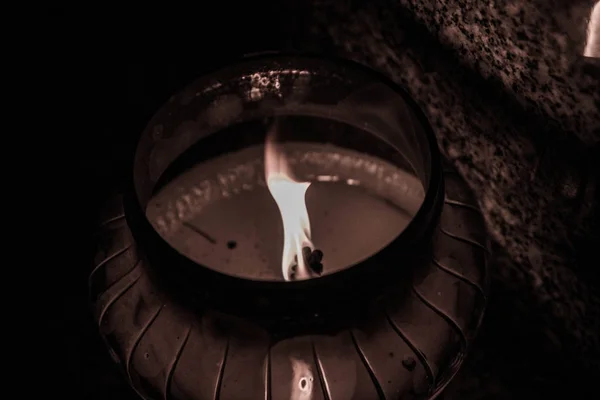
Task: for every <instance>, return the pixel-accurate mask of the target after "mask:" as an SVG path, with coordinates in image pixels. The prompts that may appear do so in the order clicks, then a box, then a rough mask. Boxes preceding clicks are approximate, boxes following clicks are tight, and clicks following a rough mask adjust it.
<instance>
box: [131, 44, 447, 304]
mask: <svg viewBox="0 0 600 400" xmlns="http://www.w3.org/2000/svg"><path fill="white" fill-rule="evenodd" d="M294 59H296V60H298V59H302V60H310V61H320V62H325V63H329V64H330V65H332V66H336V67H342V68H343V69H348V70H354V71H355V72H357V73H360V74H362V75H363V76H366V77H371V78H372V79H373V80H374V81H378V82H380V83H382V84H384V85H386V86H387V87H389V88H390V89H392V90H393V91H394V92H395V93H397V94H398V95H399V96H400V97H401V98H402V99H403V100H404V101H405V102H406V104H407V106H408V108H409V109H410V111H411V112H412V113H413V116H414V117H415V118H416V120H417V122H418V123H419V124H420V125H421V128H422V129H423V131H424V138H425V139H426V141H427V149H421V150H422V151H423V152H425V151H426V152H427V153H428V154H422V155H421V156H422V157H428V158H429V171H428V172H429V181H428V182H424V184H425V185H426V188H427V189H426V193H425V199H424V201H423V203H422V204H421V206H420V208H419V210H418V211H417V213H416V214H415V216H414V217H413V218H412V220H411V222H410V223H409V224H408V225H407V227H406V228H405V229H404V230H403V231H402V232H401V233H400V234H399V235H398V236H397V237H396V238H395V239H394V240H393V241H392V242H390V243H389V244H388V245H387V246H386V247H385V248H383V249H382V250H381V251H380V252H379V253H377V254H375V255H373V256H371V257H370V258H369V259H367V260H363V261H362V262H359V263H357V264H355V265H352V266H349V267H348V268H346V269H344V270H340V271H336V272H334V273H330V274H327V275H323V276H321V277H318V278H314V279H308V280H301V281H262V280H251V279H247V278H241V277H236V276H233V275H228V274H225V273H222V272H218V271H216V270H214V269H211V268H210V267H208V266H204V265H201V264H199V263H197V262H195V261H193V260H191V259H189V258H188V257H187V256H185V255H183V254H181V253H179V252H178V251H177V250H175V249H174V248H172V247H171V246H170V245H169V244H168V243H167V242H166V241H165V240H164V239H163V238H162V237H161V236H160V235H159V234H158V232H156V230H155V229H154V228H153V226H152V224H151V223H150V221H149V220H148V219H147V218H146V215H145V212H144V207H143V205H142V204H141V202H140V199H139V196H138V192H137V190H136V185H135V182H136V178H137V174H136V170H137V167H136V161H137V154H135V155H134V157H133V162H132V168H131V170H130V176H129V184H128V185H127V186H126V189H125V193H124V196H123V199H124V209H125V210H126V212H125V214H126V218H127V222H128V224H129V226H130V228H131V231H132V234H133V237H134V238H135V240H136V242H138V243H141V244H142V245H146V246H145V247H146V249H147V250H148V251H149V252H152V253H153V254H154V255H155V256H156V258H157V259H159V260H160V262H162V263H164V262H165V261H166V260H167V259H168V264H169V266H168V269H169V270H172V271H173V270H175V269H178V268H179V269H180V270H181V271H183V270H186V271H187V277H189V274H190V273H192V274H193V275H194V276H196V277H198V279H199V282H204V284H205V285H208V287H211V285H223V286H222V287H227V286H229V287H230V288H234V290H235V289H242V290H244V293H253V294H254V295H256V296H257V297H259V298H265V297H269V295H270V294H275V295H277V294H279V295H284V293H291V294H292V296H297V295H298V294H299V293H306V296H310V293H311V290H315V289H319V288H324V287H327V286H329V285H331V284H333V283H334V282H335V281H338V280H341V279H342V278H343V280H344V282H350V281H351V280H352V279H355V280H358V281H360V280H361V279H363V278H365V277H366V276H371V277H373V275H375V274H374V272H375V271H373V268H374V266H379V267H380V268H378V269H381V270H382V271H384V270H390V268H391V269H396V270H397V269H401V268H396V264H397V261H393V262H389V261H386V260H389V258H390V257H391V256H393V259H394V260H405V259H406V260H411V259H414V256H415V255H414V251H415V248H417V247H418V246H417V245H418V244H423V242H428V241H429V239H430V238H431V234H432V232H433V228H434V227H435V225H436V224H437V221H438V219H439V216H440V215H441V210H442V207H443V198H444V178H443V171H442V164H441V156H440V153H439V149H438V146H437V140H436V137H435V134H434V131H433V129H432V127H431V125H430V124H429V121H428V120H427V117H426V116H425V114H424V113H423V111H422V110H421V109H420V107H419V106H418V105H417V103H416V102H415V101H414V100H413V99H412V97H411V96H410V95H409V94H408V93H407V92H406V91H405V90H404V89H403V88H401V87H400V86H399V85H398V84H396V83H395V82H393V81H392V80H391V79H389V78H387V77H386V76H384V75H382V74H380V73H379V72H377V71H375V70H373V69H371V68H369V67H367V66H364V65H362V64H359V63H356V62H354V61H351V60H347V59H342V58H338V57H332V56H327V55H321V54H314V53H295V52H278V53H276V54H273V53H260V54H258V55H251V56H249V57H242V58H241V59H240V60H239V61H238V62H236V63H229V64H227V65H225V66H223V67H221V68H217V69H214V70H213V71H211V72H210V73H207V74H204V75H203V76H201V77H200V78H198V79H197V80H196V81H195V82H196V84H197V82H198V81H205V80H208V79H210V78H211V77H212V76H213V74H215V73H217V72H221V71H223V70H227V69H229V68H232V67H237V66H243V65H244V64H246V63H248V64H250V63H253V62H260V61H264V62H265V63H273V62H282V61H284V60H287V61H292V62H293V60H294ZM193 84H194V83H192V85H193ZM163 107H164V106H163ZM159 114H160V110H159V111H158V112H157V113H156V114H155V117H153V118H152V119H151V120H150V122H149V123H148V125H147V126H146V128H145V129H144V131H143V133H142V135H146V134H148V133H149V129H151V127H152V126H153V123H154V122H155V118H156V117H157V116H158V115H159ZM138 143H139V142H138ZM138 147H139V145H138V146H136V153H137V150H138ZM146 249H145V250H146ZM390 250H392V251H393V253H390ZM147 257H149V258H150V256H149V255H147ZM374 259H376V260H374ZM368 261H371V262H368ZM372 261H375V262H372ZM382 261H383V262H382ZM365 274H366V275H365ZM184 276H186V275H184ZM382 279H383V281H382V284H383V283H384V282H385V279H387V278H386V275H385V274H382ZM209 282H210V283H209ZM182 284H189V282H187V283H185V282H182ZM313 293H315V292H313ZM238 303H240V302H239V300H238ZM275 308H277V306H275Z"/></svg>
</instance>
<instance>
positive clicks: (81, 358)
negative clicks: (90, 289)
mask: <svg viewBox="0 0 600 400" xmlns="http://www.w3.org/2000/svg"><path fill="white" fill-rule="evenodd" d="M284 3H285V2H284ZM291 3H293V2H289V1H288V2H287V3H285V4H282V2H277V1H271V0H267V1H261V2H260V4H259V6H257V5H256V4H248V3H246V2H240V3H237V2H232V1H225V2H219V3H211V4H205V5H203V6H202V8H201V10H196V11H192V10H182V11H180V12H178V13H175V14H173V17H168V16H166V15H165V16H163V18H162V19H161V20H156V19H152V20H150V19H148V20H147V21H139V20H144V19H145V18H146V17H147V15H146V14H144V16H143V17H141V16H139V15H138V16H137V21H135V22H134V24H133V25H127V26H126V27H125V28H124V29H125V32H123V33H122V31H121V30H120V29H122V28H123V27H121V26H119V27H118V28H117V26H115V25H111V24H110V23H108V21H114V20H115V15H111V17H110V18H109V19H108V20H103V19H102V17H101V16H100V15H96V16H93V15H90V18H87V19H85V18H83V19H81V18H77V19H75V18H72V17H71V16H70V15H69V13H68V12H65V11H59V10H54V11H49V12H48V14H47V15H45V16H42V17H41V18H40V20H39V21H37V22H39V23H40V24H41V25H40V26H41V27H43V28H42V29H40V32H44V33H43V34H42V35H40V36H39V38H38V40H39V41H40V43H41V46H40V48H39V51H38V52H37V53H36V56H37V57H38V60H40V61H43V63H44V68H43V69H40V70H38V71H37V73H38V74H39V80H40V83H41V84H43V87H44V89H45V90H44V91H43V92H44V93H43V101H42V103H43V104H44V105H45V107H46V108H47V110H48V114H49V117H50V118H51V121H52V123H53V124H54V126H55V127H56V128H57V131H58V130H59V131H60V135H57V137H52V138H48V137H45V140H43V143H44V145H42V146H40V149H39V150H42V152H44V150H45V149H43V147H44V146H45V145H46V144H47V146H50V147H47V148H46V150H47V149H51V152H49V153H51V154H45V155H43V159H44V160H46V159H47V158H48V157H49V158H50V160H48V163H46V167H45V172H43V173H44V174H47V175H48V176H47V177H48V178H50V177H52V178H51V179H52V181H53V182H52V185H54V186H52V189H51V190H52V192H58V195H57V196H55V198H54V199H53V200H54V201H53V202H52V205H53V206H54V207H56V210H57V211H56V214H57V215H60V218H58V219H57V220H56V221H52V222H50V223H51V224H52V225H55V226H60V227H61V232H63V233H61V236H60V238H58V242H59V243H55V241H56V240H55V239H56V238H52V237H51V238H50V240H49V243H51V245H52V246H54V247H55V249H54V250H53V251H54V252H58V253H59V255H58V254H57V256H59V257H60V259H61V260H62V261H63V263H62V265H61V268H60V271H59V273H58V276H54V277H53V279H56V278H58V280H59V281H60V282H59V286H57V288H58V290H57V291H58V292H59V293H60V294H59V301H60V304H61V305H62V306H61V310H62V312H61V313H60V314H59V317H58V318H53V320H54V322H58V330H57V333H58V336H59V343H62V344H63V345H62V347H61V348H60V350H59V353H60V358H61V359H64V361H66V363H65V365H66V373H63V371H62V370H61V371H60V373H59V375H60V377H57V378H55V384H56V386H58V387H57V389H59V390H60V391H61V393H62V396H64V397H66V398H70V397H71V395H72V396H73V398H80V399H86V400H87V399H90V400H92V399H94V400H95V399H97V400H106V399H114V400H120V399H127V400H132V399H136V398H137V396H136V395H135V393H134V392H133V391H132V390H131V389H130V388H129V387H128V385H127V384H126V382H125V380H124V379H123V378H122V377H121V375H120V373H119V371H118V370H117V368H116V366H115V364H114V363H113V362H112V360H111V359H110V357H109V355H108V352H107V351H106V349H105V347H104V344H103V343H102V340H101V339H100V336H99V335H98V332H97V327H96V326H95V324H94V322H93V320H92V316H91V312H90V309H89V305H88V299H87V273H88V272H89V270H90V268H91V262H92V258H93V254H94V243H93V232H94V224H95V222H96V215H97V212H98V209H99V207H100V206H101V205H102V203H103V201H104V200H105V199H106V198H107V197H108V195H109V194H110V193H111V191H114V190H118V188H119V187H120V186H121V185H122V184H123V181H124V180H125V179H126V178H127V175H126V173H127V171H128V166H129V163H130V156H131V155H132V152H133V146H134V145H135V143H136V139H137V137H138V135H139V134H140V133H141V131H142V130H143V129H144V127H145V125H146V123H147V122H148V120H149V119H150V117H151V116H152V114H153V113H154V112H155V111H156V110H157V109H158V108H159V107H160V106H161V105H162V104H163V103H164V102H165V101H166V100H168V98H169V97H170V96H171V95H172V94H174V93H175V92H177V91H178V90H179V89H181V88H182V87H184V86H185V85H186V84H187V83H189V82H191V81H192V80H194V79H195V78H196V77H198V76H199V75H202V74H203V73H205V72H207V71H210V70H211V69H214V68H216V67H218V66H219V65H223V64H225V63H227V62H228V61H230V60H233V59H236V58H238V57H240V56H241V55H243V54H247V53H253V52H261V51H268V50H277V49H290V48H294V43H293V40H291V39H290V38H291V37H292V32H293V31H294V30H295V29H296V28H297V27H298V24H301V23H303V22H302V18H301V14H300V13H295V14H294V16H293V17H291V16H290V15H289V8H288V6H289V5H290V4H291ZM170 11H173V10H170ZM182 13H183V14H182ZM190 13H193V15H192V17H193V18H192V19H193V21H189V20H187V21H186V22H185V23H186V24H189V25H188V26H187V27H186V28H187V29H189V31H188V32H186V34H185V37H183V38H181V40H177V39H176V38H175V39H171V36H169V37H170V39H168V40H167V42H168V41H169V40H173V43H172V46H170V45H169V43H165V40H164V39H165V37H163V38H161V39H163V40H156V42H155V41H154V37H150V36H151V35H152V33H155V32H160V29H165V30H167V29H169V28H168V27H172V26H177V24H178V21H179V18H180V17H181V16H182V15H184V14H190ZM157 15H158V14H156V13H153V16H154V17H156V16H157ZM286 15H287V17H284V16H286ZM188 16H189V15H188ZM131 17H132V15H128V16H126V18H131ZM125 20H127V19H125ZM181 23H184V22H181ZM146 24H148V25H146ZM145 33H148V36H145ZM171 33H172V32H171ZM121 34H122V35H121ZM138 35H139V36H138ZM165 44H166V46H165ZM40 136H41V135H40ZM48 139H50V140H48ZM47 140H48V142H47ZM56 176H60V178H59V179H56V178H54V177H56ZM42 180H43V181H44V179H42ZM42 184H44V182H42ZM51 201H52V200H51ZM55 203H56V204H55ZM59 210H60V211H59ZM52 301H54V298H52ZM60 365H61V367H60V368H63V367H62V363H60ZM51 368H58V366H56V365H54V366H53V367H51Z"/></svg>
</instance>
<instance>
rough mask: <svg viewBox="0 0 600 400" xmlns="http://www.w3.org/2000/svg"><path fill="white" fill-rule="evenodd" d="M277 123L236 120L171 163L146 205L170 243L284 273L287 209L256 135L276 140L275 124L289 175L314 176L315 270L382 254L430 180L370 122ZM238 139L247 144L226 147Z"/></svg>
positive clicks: (204, 261) (262, 274)
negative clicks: (318, 256)
mask: <svg viewBox="0 0 600 400" xmlns="http://www.w3.org/2000/svg"><path fill="white" fill-rule="evenodd" d="M274 124H275V122H274V121H273V120H272V119H271V118H268V119H262V120H261V119H256V120H250V121H244V122H240V123H236V124H233V125H232V126H229V127H226V128H224V129H222V130H220V131H218V132H216V133H215V134H214V135H215V138H216V137H217V136H218V140H200V141H199V142H198V143H196V144H194V145H193V146H192V147H191V148H190V149H188V150H186V151H185V152H184V153H183V154H182V155H181V156H179V157H178V158H177V159H176V160H175V161H174V162H173V163H172V164H170V165H169V167H168V168H167V169H166V170H165V172H164V173H163V174H162V175H161V178H159V180H158V183H157V185H156V187H155V189H154V191H153V196H152V198H151V199H150V202H149V203H148V206H147V208H146V215H147V216H148V218H149V220H150V221H151V223H152V225H153V226H154V227H155V229H156V230H157V231H158V232H159V233H160V234H161V236H162V237H163V238H164V239H165V240H166V241H167V242H168V243H169V244H170V245H171V246H172V247H173V248H174V249H176V250H177V251H178V252H180V253H181V254H183V255H185V256H186V257H188V258H190V259H191V260H193V261H195V262H196V263H198V264H201V265H205V266H207V267H208V268H211V269H214V270H216V271H219V272H221V273H223V274H228V275H234V276H237V277H240V278H244V279H253V280H272V281H281V280H285V277H284V272H283V271H284V267H283V266H282V252H283V250H284V245H285V236H286V235H285V234H284V231H285V229H284V224H283V218H284V217H283V216H282V214H281V212H280V210H279V208H278V204H277V202H276V200H275V199H274V197H273V195H272V194H271V192H270V190H269V187H268V185H267V184H266V175H267V174H268V173H269V171H268V169H265V157H268V155H266V154H265V150H266V147H265V145H264V143H259V144H254V143H255V142H256V141H258V142H264V141H265V139H266V140H275V139H272V138H271V139H268V138H267V133H268V132H269V131H270V130H272V129H277V131H278V137H277V139H276V140H277V141H278V148H277V152H278V154H279V155H280V156H281V157H283V159H284V160H285V161H286V162H287V163H288V165H289V170H290V172H291V175H292V176H293V177H294V179H295V180H297V181H299V182H308V183H310V186H309V187H308V189H307V191H306V193H305V196H304V200H305V203H304V205H305V206H306V210H307V212H308V218H309V231H310V235H309V237H310V240H311V243H312V245H313V249H319V250H321V252H322V254H323V259H322V263H321V267H322V271H316V272H318V273H314V274H311V277H313V278H314V277H317V276H320V275H323V274H330V273H334V272H337V271H340V270H343V269H346V268H348V267H350V266H352V265H355V264H357V263H359V262H361V261H364V260H365V259H367V258H369V257H371V256H372V255H373V254H376V253H377V252H379V251H380V250H381V249H382V248H384V247H385V246H387V245H389V244H390V243H391V242H392V241H393V240H394V239H395V238H396V237H398V235H400V233H401V232H402V231H403V230H404V228H406V226H407V225H408V223H409V222H410V220H411V219H412V217H413V216H414V215H415V214H416V212H417V210H418V209H419V207H420V206H421V204H422V202H423V198H424V188H423V184H422V183H421V181H420V180H419V179H418V178H417V176H416V174H415V171H414V169H413V168H412V167H411V164H410V161H409V160H408V159H407V158H406V157H404V156H403V155H402V153H400V152H399V151H398V150H397V149H395V148H394V147H393V146H392V145H390V144H388V143H386V142H384V141H382V140H381V139H379V138H378V137H377V136H376V135H374V134H372V133H370V132H369V131H367V130H366V129H364V128H362V129H361V128H359V127H356V126H353V125H350V124H347V123H343V122H339V121H335V120H331V119H327V118H323V117H314V116H303V115H288V116H285V117H283V116H280V117H279V118H278V119H277V123H276V128H275V127H274ZM245 138H250V139H251V140H248V139H245ZM232 142H235V143H236V147H243V148H242V149H241V150H233V151H229V150H230V145H229V143H232ZM242 142H245V143H242ZM245 146H247V147H245ZM211 154H217V155H216V156H214V157H212V156H211ZM207 157H210V158H208V159H207ZM199 160H200V161H199ZM293 200H294V199H286V200H284V201H293ZM302 207H303V205H302V204H299V205H298V208H302ZM298 211H300V210H298ZM289 234H290V232H288V236H289ZM291 273H292V274H293V271H292V272H291Z"/></svg>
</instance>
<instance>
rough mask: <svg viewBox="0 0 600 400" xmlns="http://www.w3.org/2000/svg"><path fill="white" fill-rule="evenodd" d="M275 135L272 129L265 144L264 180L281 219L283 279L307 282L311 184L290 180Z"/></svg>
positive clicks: (310, 244) (311, 246)
mask: <svg viewBox="0 0 600 400" xmlns="http://www.w3.org/2000/svg"><path fill="white" fill-rule="evenodd" d="M275 134H276V127H275V126H274V127H273V128H272V129H271V131H270V132H269V134H268V135H267V140H266V142H265V180H266V181H267V187H268V188H269V192H271V196H273V199H274V200H275V202H276V203H277V207H278V208H279V212H280V214H281V219H282V220H283V255H282V260H281V269H282V272H283V278H284V279H285V280H286V281H289V280H292V279H293V280H299V279H308V278H309V277H310V273H309V270H308V268H307V265H306V260H305V259H304V256H303V252H302V249H303V248H304V247H309V248H310V249H311V250H313V249H314V247H313V244H312V242H311V240H310V236H311V234H310V220H309V218H308V210H307V209H306V202H305V195H306V191H307V190H308V187H309V186H310V182H298V181H296V180H295V179H294V178H293V177H292V173H291V171H290V169H289V165H288V163H287V160H286V159H285V156H284V154H283V153H282V152H281V149H280V148H279V146H278V145H277V143H276V142H275V138H274V136H275Z"/></svg>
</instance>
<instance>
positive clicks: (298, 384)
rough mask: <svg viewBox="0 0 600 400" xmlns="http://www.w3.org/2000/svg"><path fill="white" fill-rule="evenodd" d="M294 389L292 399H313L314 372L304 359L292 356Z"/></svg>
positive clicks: (291, 394)
mask: <svg viewBox="0 0 600 400" xmlns="http://www.w3.org/2000/svg"><path fill="white" fill-rule="evenodd" d="M290 361H291V362H292V375H293V376H292V388H291V389H292V390H291V393H290V400H311V399H312V397H313V396H312V393H313V381H314V378H313V374H312V370H311V368H310V366H309V365H308V364H307V363H306V362H304V361H303V360H297V359H295V358H291V359H290Z"/></svg>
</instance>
